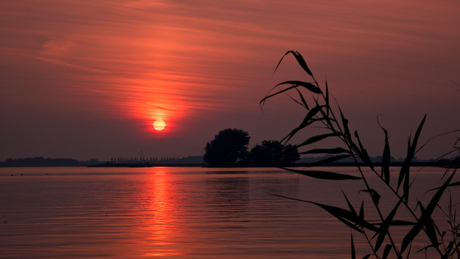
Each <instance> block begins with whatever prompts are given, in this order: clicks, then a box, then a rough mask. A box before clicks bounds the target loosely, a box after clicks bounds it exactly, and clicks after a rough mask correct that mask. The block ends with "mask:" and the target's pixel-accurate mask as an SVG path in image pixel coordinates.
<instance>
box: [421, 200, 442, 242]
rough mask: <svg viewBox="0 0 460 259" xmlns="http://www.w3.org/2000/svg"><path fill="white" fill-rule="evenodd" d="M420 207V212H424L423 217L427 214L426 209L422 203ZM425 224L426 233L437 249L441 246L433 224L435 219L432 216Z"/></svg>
mask: <svg viewBox="0 0 460 259" xmlns="http://www.w3.org/2000/svg"><path fill="white" fill-rule="evenodd" d="M419 206H420V211H421V212H422V215H423V214H424V213H425V208H424V207H423V204H422V203H421V202H419ZM425 223H426V224H425V231H426V234H427V236H428V238H429V239H430V242H431V245H432V246H433V247H436V248H437V247H438V246H439V243H438V237H437V235H436V227H435V224H434V222H433V218H432V217H431V216H430V218H429V219H428V220H427V221H426V222H425Z"/></svg>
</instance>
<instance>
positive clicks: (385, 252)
mask: <svg viewBox="0 0 460 259" xmlns="http://www.w3.org/2000/svg"><path fill="white" fill-rule="evenodd" d="M391 248H393V246H392V245H386V246H385V250H383V255H382V259H386V258H388V255H389V254H390V251H391Z"/></svg>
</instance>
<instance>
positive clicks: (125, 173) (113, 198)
mask: <svg viewBox="0 0 460 259" xmlns="http://www.w3.org/2000/svg"><path fill="white" fill-rule="evenodd" d="M330 170H334V171H341V172H347V173H350V174H355V173H356V172H355V170H356V169H354V168H333V169H330ZM440 174H442V171H440V170H439V169H424V171H423V173H420V174H419V176H418V179H417V182H420V184H421V185H422V187H423V188H425V189H424V190H426V188H428V187H430V184H434V186H436V185H437V184H439V183H440V182H439V178H440ZM394 178H395V177H394ZM352 185H355V187H350V186H352ZM356 185H358V186H356ZM360 189H363V186H361V185H360V184H357V183H356V182H354V183H352V182H350V181H340V182H335V183H332V184H331V183H330V182H328V181H323V180H315V179H311V178H307V177H303V176H299V175H297V174H293V173H288V172H285V171H282V170H279V169H266V168H264V169H261V168H254V169H207V168H190V167H188V168H181V167H178V168H171V167H169V168H168V167H156V168H85V167H73V168H66V167H61V168H0V217H1V218H0V220H1V221H0V257H1V258H81V257H84V258H350V230H349V229H348V228H347V227H344V226H343V224H342V223H340V222H339V221H337V220H336V219H335V218H332V217H331V216H330V215H329V214H327V212H324V211H322V210H321V209H320V208H318V207H316V206H314V205H311V204H307V203H301V202H296V201H291V200H287V199H283V198H278V197H275V196H273V195H271V194H280V195H285V196H290V197H295V198H301V199H307V200H313V201H317V202H321V203H326V204H330V205H335V206H341V207H344V206H343V205H345V204H346V203H344V197H343V194H342V190H343V191H344V192H345V193H347V195H348V198H349V199H350V200H351V201H352V203H354V205H355V207H356V208H359V206H360V205H361V201H362V200H363V199H364V198H367V197H365V196H364V195H362V194H358V191H359V190H360ZM421 195H422V196H423V192H422V193H421ZM427 196H428V198H429V197H431V195H427ZM422 198H423V197H422ZM382 202H383V203H385V201H382ZM388 202H389V204H392V202H391V201H388ZM369 205H370V204H369ZM345 206H346V205H345ZM344 208H345V207H344ZM388 210H391V208H388ZM403 216H404V215H403ZM355 239H356V240H355V241H356V242H357V245H358V246H360V244H363V242H364V240H359V238H358V237H356V238H355ZM421 242H423V240H422V241H421ZM363 247H365V246H363ZM358 252H360V253H361V254H362V255H361V257H362V256H364V255H365V253H364V251H361V250H360V249H359V248H358Z"/></svg>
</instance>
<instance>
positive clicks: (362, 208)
mask: <svg viewBox="0 0 460 259" xmlns="http://www.w3.org/2000/svg"><path fill="white" fill-rule="evenodd" d="M359 217H360V218H362V219H364V201H363V202H361V208H360V209H359Z"/></svg>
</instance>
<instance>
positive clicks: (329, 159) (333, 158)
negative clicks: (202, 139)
mask: <svg viewBox="0 0 460 259" xmlns="http://www.w3.org/2000/svg"><path fill="white" fill-rule="evenodd" d="M350 156H351V155H340V156H333V157H329V158H326V159H323V160H321V161H318V162H315V163H313V164H310V165H308V167H314V166H321V165H327V164H330V163H333V162H335V161H338V160H342V159H344V158H347V157H350Z"/></svg>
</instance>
